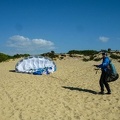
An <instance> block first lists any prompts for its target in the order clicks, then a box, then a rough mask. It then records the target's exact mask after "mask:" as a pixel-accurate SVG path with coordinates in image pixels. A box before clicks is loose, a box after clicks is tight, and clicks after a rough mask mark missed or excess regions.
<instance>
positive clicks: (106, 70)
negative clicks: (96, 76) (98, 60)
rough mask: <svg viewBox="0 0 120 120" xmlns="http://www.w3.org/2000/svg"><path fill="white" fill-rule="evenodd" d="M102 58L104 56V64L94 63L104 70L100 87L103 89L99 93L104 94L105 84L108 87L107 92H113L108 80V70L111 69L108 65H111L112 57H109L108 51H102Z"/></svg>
mask: <svg viewBox="0 0 120 120" xmlns="http://www.w3.org/2000/svg"><path fill="white" fill-rule="evenodd" d="M102 58H103V61H102V64H100V65H94V66H96V67H98V68H101V70H102V73H101V77H100V81H99V85H100V88H101V91H100V92H99V94H104V86H105V87H106V89H107V94H111V90H110V86H109V84H108V82H107V77H108V73H107V72H108V70H109V69H108V66H109V63H110V59H109V57H107V54H106V53H102Z"/></svg>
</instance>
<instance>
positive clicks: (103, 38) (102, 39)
mask: <svg viewBox="0 0 120 120" xmlns="http://www.w3.org/2000/svg"><path fill="white" fill-rule="evenodd" d="M99 40H100V41H101V42H108V41H109V38H108V37H104V36H100V37H99Z"/></svg>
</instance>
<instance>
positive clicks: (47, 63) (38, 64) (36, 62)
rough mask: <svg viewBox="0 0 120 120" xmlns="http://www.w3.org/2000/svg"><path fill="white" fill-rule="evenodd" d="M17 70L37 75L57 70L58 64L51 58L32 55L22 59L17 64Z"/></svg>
mask: <svg viewBox="0 0 120 120" xmlns="http://www.w3.org/2000/svg"><path fill="white" fill-rule="evenodd" d="M15 71H16V72H22V73H31V74H35V75H42V74H49V73H53V72H54V71H56V65H55V63H54V62H53V61H52V60H51V59H50V58H47V57H42V56H30V57H26V58H24V59H22V60H20V61H19V62H18V63H17V64H16V66H15Z"/></svg>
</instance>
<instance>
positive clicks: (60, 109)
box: [0, 58, 120, 120]
mask: <svg viewBox="0 0 120 120" xmlns="http://www.w3.org/2000/svg"><path fill="white" fill-rule="evenodd" d="M18 61H19V60H18V59H16V60H10V61H8V62H2V63H0V120H119V119H120V93H119V91H120V78H119V79H118V80H117V81H115V82H111V83H109V84H110V87H111V90H112V94H111V95H107V94H105V95H99V94H97V92H99V91H100V88H99V77H100V74H101V71H98V72H97V74H96V71H95V70H94V67H93V66H92V65H94V64H100V63H101V61H99V62H95V61H89V62H83V61H82V60H81V59H79V58H66V59H65V60H64V59H63V60H56V61H55V63H56V66H57V71H56V72H54V73H52V74H50V75H32V74H23V73H16V72H14V70H15V65H16V63H17V62H18ZM113 63H114V64H115V66H116V69H117V71H118V73H120V67H119V66H120V63H119V62H116V61H113ZM105 92H107V91H105Z"/></svg>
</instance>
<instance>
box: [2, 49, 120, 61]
mask: <svg viewBox="0 0 120 120" xmlns="http://www.w3.org/2000/svg"><path fill="white" fill-rule="evenodd" d="M100 52H107V53H108V54H109V57H110V58H112V59H117V61H118V62H120V52H119V51H112V50H111V49H110V48H109V49H108V50H101V51H96V50H70V51H69V52H68V53H67V54H65V53H64V54H62V53H61V54H56V53H55V52H54V51H51V52H48V53H43V54H40V55H41V56H43V57H49V58H51V59H53V60H55V59H57V58H58V59H60V60H62V59H64V58H65V57H66V56H68V55H69V57H80V58H82V60H83V61H85V62H87V61H91V60H94V61H100V60H101V58H100V57H99V53H100ZM28 56H30V55H29V54H16V55H13V56H10V55H6V54H4V53H0V62H3V61H7V60H9V59H16V58H21V57H28Z"/></svg>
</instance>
